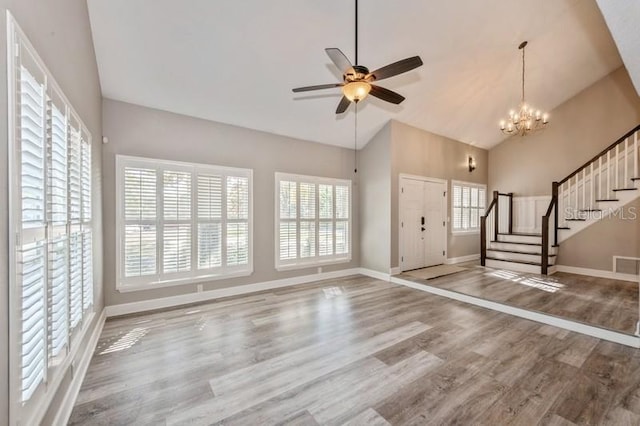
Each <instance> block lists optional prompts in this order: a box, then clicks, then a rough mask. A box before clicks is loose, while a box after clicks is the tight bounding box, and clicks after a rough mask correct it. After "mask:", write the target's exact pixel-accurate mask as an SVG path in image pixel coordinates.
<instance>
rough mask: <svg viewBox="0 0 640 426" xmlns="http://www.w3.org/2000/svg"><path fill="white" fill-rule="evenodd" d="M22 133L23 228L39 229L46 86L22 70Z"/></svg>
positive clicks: (20, 114)
mask: <svg viewBox="0 0 640 426" xmlns="http://www.w3.org/2000/svg"><path fill="white" fill-rule="evenodd" d="M19 87H20V88H19V90H20V99H19V102H20V107H19V117H20V118H19V132H20V147H19V149H20V156H21V160H22V164H21V188H20V189H21V192H22V227H23V228H29V227H38V226H41V225H42V224H43V222H44V220H45V207H44V200H45V193H44V188H45V184H44V183H45V157H46V140H45V115H44V114H45V111H44V102H45V100H44V99H45V95H44V85H43V84H41V83H39V82H38V81H37V80H36V79H35V77H33V76H32V75H31V73H30V72H29V70H28V69H26V68H25V67H22V68H21V70H20V86H19Z"/></svg>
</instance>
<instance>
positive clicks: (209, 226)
mask: <svg viewBox="0 0 640 426" xmlns="http://www.w3.org/2000/svg"><path fill="white" fill-rule="evenodd" d="M222 181H223V177H222V176H220V175H209V174H199V175H198V188H197V191H198V196H197V199H198V269H201V270H202V269H213V268H219V267H221V266H222Z"/></svg>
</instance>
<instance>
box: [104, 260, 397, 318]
mask: <svg viewBox="0 0 640 426" xmlns="http://www.w3.org/2000/svg"><path fill="white" fill-rule="evenodd" d="M360 273H361V268H351V269H342V270H339V271H331V272H323V273H320V274H312V275H303V276H299V277H292V278H283V279H280V280H273V281H264V282H261V283H255V284H246V285H241V286H236V287H227V288H221V289H216V290H209V291H203V292H200V293H197V292H194V293H186V294H180V295H178V296H172V297H162V298H157V299H150V300H143V301H140V302H132V303H123V304H120V305H111V306H107V307H105V309H106V311H107V318H110V317H115V316H120V315H127V314H134V313H139V312H145V311H153V310H156V309H164V308H172V307H175V306H181V305H188V304H190V303H197V302H206V301H209V300H214V299H220V298H222V297H230V296H239V295H242V294H247V293H256V292H259V291H265V290H272V289H276V288H280V287H289V286H292V285H298V284H307V283H310V282H314V281H320V280H327V279H332V278H340V277H346V276H349V275H356V274H360ZM364 275H368V274H364ZM388 280H389V279H388V276H387V279H386V281H388Z"/></svg>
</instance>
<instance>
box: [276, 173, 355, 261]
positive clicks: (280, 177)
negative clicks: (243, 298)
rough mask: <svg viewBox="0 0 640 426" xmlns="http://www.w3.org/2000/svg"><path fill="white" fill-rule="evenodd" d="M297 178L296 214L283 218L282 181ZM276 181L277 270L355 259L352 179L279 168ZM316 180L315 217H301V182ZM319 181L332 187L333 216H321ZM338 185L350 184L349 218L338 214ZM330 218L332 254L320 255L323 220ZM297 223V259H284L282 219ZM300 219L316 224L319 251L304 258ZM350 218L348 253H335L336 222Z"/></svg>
mask: <svg viewBox="0 0 640 426" xmlns="http://www.w3.org/2000/svg"><path fill="white" fill-rule="evenodd" d="M281 181H286V182H296V218H295V219H286V218H285V219H281V218H280V182H281ZM274 182H275V185H274V265H275V269H276V270H277V271H291V270H296V269H305V268H313V267H322V266H328V265H337V264H341V263H349V262H351V261H352V260H353V241H352V240H353V182H352V181H351V180H350V179H338V178H328V177H321V176H307V175H300V174H292V173H284V172H276V173H275V180H274ZM301 183H306V184H314V185H315V198H316V207H315V218H314V219H313V220H312V219H304V218H301V217H300V197H299V195H300V184H301ZM320 185H331V186H332V190H333V202H332V209H333V216H332V218H331V219H322V218H320V206H319V187H320ZM336 186H346V187H348V188H349V200H348V202H349V208H348V215H349V217H348V218H347V219H339V218H337V217H336ZM329 220H330V221H331V223H332V224H333V227H332V244H333V254H331V255H328V256H320V254H319V251H318V250H319V244H320V242H319V233H320V229H319V228H320V223H321V222H325V221H329ZM283 221H285V222H292V223H296V246H297V250H296V258H295V259H294V260H281V259H280V223H281V222H283ZM301 222H313V223H315V224H316V227H315V233H316V242H315V243H316V244H315V245H316V253H315V256H313V257H310V258H308V259H309V260H307V259H304V258H301V257H300V223H301ZM337 222H347V224H348V227H349V232H348V236H347V238H348V241H347V246H348V249H347V253H345V254H336V252H335V251H336V238H335V236H336V223H337Z"/></svg>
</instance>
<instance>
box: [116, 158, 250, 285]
mask: <svg viewBox="0 0 640 426" xmlns="http://www.w3.org/2000/svg"><path fill="white" fill-rule="evenodd" d="M117 169H118V177H117V179H118V184H117V192H118V207H117V211H118V220H119V223H118V237H117V238H118V259H119V260H118V270H119V272H118V275H119V283H118V288H119V289H121V290H127V289H129V290H138V289H143V288H153V287H158V286H166V285H177V284H184V283H193V282H195V281H197V280H213V279H218V278H224V277H231V276H244V275H249V274H251V273H252V271H253V269H252V257H251V222H252V221H251V212H252V209H251V186H252V172H251V170H247V169H235V168H227V167H217V166H209V165H204V164H189V163H179V162H173V161H163V160H152V159H147V158H138V157H127V156H118V158H117Z"/></svg>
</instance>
